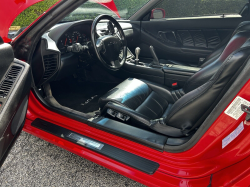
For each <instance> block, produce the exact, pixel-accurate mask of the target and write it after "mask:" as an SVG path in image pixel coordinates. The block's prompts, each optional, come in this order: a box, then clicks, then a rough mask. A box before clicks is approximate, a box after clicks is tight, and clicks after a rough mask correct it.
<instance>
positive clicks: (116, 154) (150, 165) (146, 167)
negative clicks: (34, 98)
mask: <svg viewBox="0 0 250 187" xmlns="http://www.w3.org/2000/svg"><path fill="white" fill-rule="evenodd" d="M31 125H32V126H33V127H36V128H39V129H41V130H44V131H46V132H48V133H50V134H53V135H55V136H58V137H60V138H63V139H65V140H68V141H70V142H73V143H75V144H78V143H77V142H76V141H74V140H73V139H71V138H69V137H68V136H69V134H71V133H74V134H76V135H79V136H81V137H83V138H87V139H89V140H91V141H94V142H97V143H100V144H103V145H104V146H103V147H102V148H101V149H95V148H93V147H86V146H83V147H85V148H87V149H90V150H92V151H95V152H97V153H100V154H102V155H104V156H107V157H109V158H111V159H114V160H116V161H118V162H121V163H123V164H126V165H128V166H130V167H133V168H135V169H138V170H140V171H142V172H144V173H148V174H153V173H154V172H155V171H156V170H157V169H158V168H159V164H158V163H156V162H153V161H151V160H148V159H145V158H142V157H140V156H137V155H135V154H132V153H129V152H127V151H124V150H122V149H119V148H116V147H114V146H111V145H108V144H106V143H103V142H100V141H97V140H94V139H92V138H89V137H86V136H83V135H81V134H78V133H76V132H73V131H70V130H68V129H65V128H63V127H60V126H57V125H55V124H53V123H50V122H47V121H44V120H42V119H39V118H37V119H35V120H34V121H33V122H32V123H31ZM78 145H80V144H78ZM81 146H82V145H81Z"/></svg>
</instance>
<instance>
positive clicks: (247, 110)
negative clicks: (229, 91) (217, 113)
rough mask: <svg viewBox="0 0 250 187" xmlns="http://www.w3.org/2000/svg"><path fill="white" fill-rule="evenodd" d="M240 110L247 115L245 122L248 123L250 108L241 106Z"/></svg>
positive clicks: (249, 120)
mask: <svg viewBox="0 0 250 187" xmlns="http://www.w3.org/2000/svg"><path fill="white" fill-rule="evenodd" d="M241 110H242V111H243V112H245V113H247V117H246V121H247V122H250V107H248V106H246V105H244V104H241Z"/></svg>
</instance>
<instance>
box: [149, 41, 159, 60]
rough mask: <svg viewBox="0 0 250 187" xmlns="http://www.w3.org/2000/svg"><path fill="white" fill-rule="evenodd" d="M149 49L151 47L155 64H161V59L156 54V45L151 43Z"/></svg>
mask: <svg viewBox="0 0 250 187" xmlns="http://www.w3.org/2000/svg"><path fill="white" fill-rule="evenodd" d="M149 49H150V52H151V55H152V56H153V59H154V60H153V63H152V64H153V65H160V62H159V59H158V57H157V55H156V53H155V49H154V47H153V46H152V45H151V46H150V47H149Z"/></svg>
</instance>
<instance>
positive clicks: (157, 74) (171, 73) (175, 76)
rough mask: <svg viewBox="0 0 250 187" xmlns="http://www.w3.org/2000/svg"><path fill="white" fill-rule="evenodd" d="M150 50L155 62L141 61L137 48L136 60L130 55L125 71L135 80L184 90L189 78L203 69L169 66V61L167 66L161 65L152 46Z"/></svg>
mask: <svg viewBox="0 0 250 187" xmlns="http://www.w3.org/2000/svg"><path fill="white" fill-rule="evenodd" d="M150 50H151V53H152V57H153V60H151V61H149V62H141V61H140V60H139V53H140V49H138V48H136V50H135V54H136V57H135V59H134V56H133V55H129V58H127V61H126V63H125V64H124V67H123V69H124V70H125V71H127V72H128V73H129V74H130V75H131V76H133V77H135V78H138V79H145V80H148V81H152V82H155V83H159V84H164V85H166V86H168V87H173V88H182V87H183V86H184V85H185V83H186V81H187V80H188V79H189V77H191V76H192V75H194V74H195V73H196V72H198V71H199V70H200V69H201V68H198V67H191V66H183V65H175V64H168V61H166V64H161V63H159V60H158V58H157V56H156V54H155V52H154V48H153V47H152V46H150ZM129 53H131V52H129Z"/></svg>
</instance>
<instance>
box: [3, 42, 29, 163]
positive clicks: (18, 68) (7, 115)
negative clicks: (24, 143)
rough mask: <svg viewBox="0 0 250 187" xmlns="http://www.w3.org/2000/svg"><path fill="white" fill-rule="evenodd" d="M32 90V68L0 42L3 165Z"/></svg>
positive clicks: (16, 134) (18, 129) (25, 110)
mask: <svg viewBox="0 0 250 187" xmlns="http://www.w3.org/2000/svg"><path fill="white" fill-rule="evenodd" d="M30 87H31V71H30V66H29V65H28V64H27V63H24V62H22V61H20V60H17V59H14V54H13V50H12V47H11V45H9V44H6V43H0V166H1V165H2V164H3V161H4V160H5V158H6V156H7V154H8V152H9V150H10V148H11V146H12V145H13V143H14V141H15V140H16V138H17V137H18V135H19V132H20V131H21V129H22V127H23V125H24V121H25V115H26V112H27V106H28V94H29V91H30Z"/></svg>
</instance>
